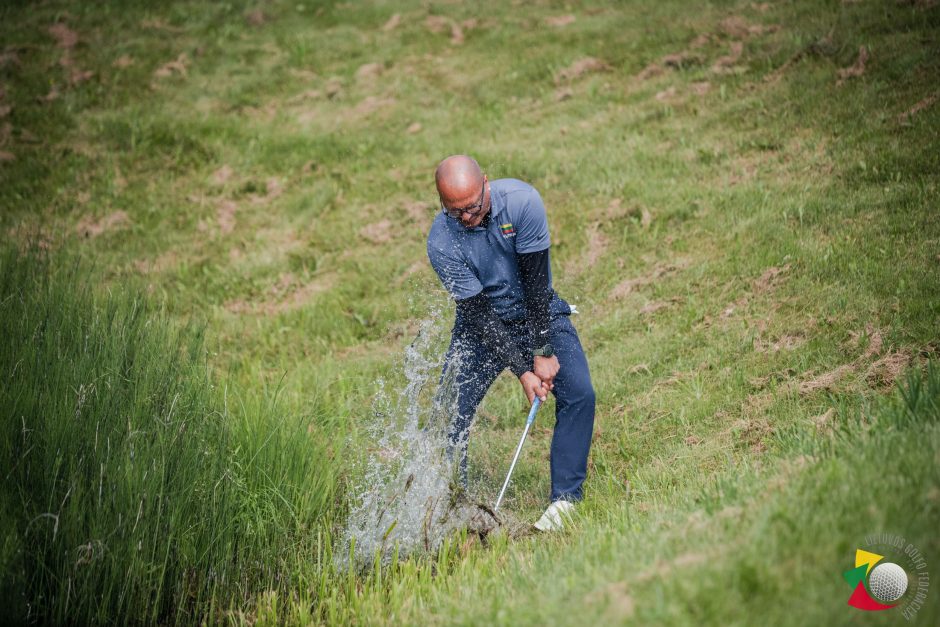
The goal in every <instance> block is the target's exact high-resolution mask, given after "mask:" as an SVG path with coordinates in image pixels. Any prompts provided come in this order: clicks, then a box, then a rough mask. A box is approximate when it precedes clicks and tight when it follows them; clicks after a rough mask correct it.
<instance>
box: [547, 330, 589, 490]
mask: <svg viewBox="0 0 940 627" xmlns="http://www.w3.org/2000/svg"><path fill="white" fill-rule="evenodd" d="M551 343H552V347H553V348H554V349H555V352H556V354H557V355H558V362H559V364H560V366H561V368H560V369H559V371H558V374H557V375H556V377H555V389H554V390H553V393H554V395H555V430H554V434H553V435H552V447H551V462H550V465H551V474H552V493H551V500H552V501H557V500H558V499H566V500H570V501H577V500H580V499H581V496H582V484H583V483H584V479H585V477H586V475H587V458H588V452H589V451H590V449H591V438H592V436H593V434H594V400H595V399H594V387H593V386H592V384H591V374H590V372H589V370H588V363H587V358H586V357H585V356H584V349H583V348H582V347H581V341H580V340H579V339H578V334H577V332H576V331H575V329H574V326H572V324H571V321H570V320H568V317H567V316H559V317H558V318H556V319H555V320H554V321H552V327H551Z"/></svg>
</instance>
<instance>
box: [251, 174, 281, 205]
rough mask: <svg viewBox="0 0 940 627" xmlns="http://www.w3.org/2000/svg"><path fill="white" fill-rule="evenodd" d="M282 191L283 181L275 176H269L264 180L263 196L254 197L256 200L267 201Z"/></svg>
mask: <svg viewBox="0 0 940 627" xmlns="http://www.w3.org/2000/svg"><path fill="white" fill-rule="evenodd" d="M283 193H284V183H282V182H281V179H279V178H277V177H276V176H272V177H270V178H269V179H268V180H267V181H265V182H264V196H261V197H258V198H256V199H255V200H256V202H262V203H264V202H268V201H270V200H274V199H275V198H277V197H278V196H280V195H281V194H283Z"/></svg>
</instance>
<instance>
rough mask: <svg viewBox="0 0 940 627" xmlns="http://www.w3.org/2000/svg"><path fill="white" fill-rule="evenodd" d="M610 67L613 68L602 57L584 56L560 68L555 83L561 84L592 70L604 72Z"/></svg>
mask: <svg viewBox="0 0 940 627" xmlns="http://www.w3.org/2000/svg"><path fill="white" fill-rule="evenodd" d="M609 69H611V68H610V65H608V64H607V63H605V62H603V61H601V60H600V59H597V58H595V57H584V58H583V59H578V60H577V61H575V62H574V63H572V64H571V65H569V66H568V67H566V68H564V69H563V70H560V71H559V72H558V73H557V74H556V75H555V83H556V84H561V83H566V82H571V81H573V80H575V79H577V78H580V77H582V76H584V75H585V74H590V73H592V72H604V71H606V70H609Z"/></svg>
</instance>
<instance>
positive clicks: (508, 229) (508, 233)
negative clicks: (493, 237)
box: [499, 222, 516, 237]
mask: <svg viewBox="0 0 940 627" xmlns="http://www.w3.org/2000/svg"><path fill="white" fill-rule="evenodd" d="M499 230H500V231H502V232H503V237H512V236H513V235H515V234H516V229H514V228H513V227H512V223H511V222H507V223H506V224H500V225H499Z"/></svg>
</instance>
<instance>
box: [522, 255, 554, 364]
mask: <svg viewBox="0 0 940 627" xmlns="http://www.w3.org/2000/svg"><path fill="white" fill-rule="evenodd" d="M516 260H517V262H518V264H519V275H520V278H521V280H522V292H523V296H524V299H525V309H526V314H527V317H528V319H529V323H530V325H531V326H532V336H533V339H534V344H535V347H536V348H540V347H542V346H544V345H545V344H546V343H547V342H548V330H549V325H550V324H551V315H550V313H549V304H550V303H551V301H552V289H551V288H550V287H548V267H549V259H548V249H547V248H546V249H545V250H539V251H537V252H534V253H522V254H517V255H516Z"/></svg>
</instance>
